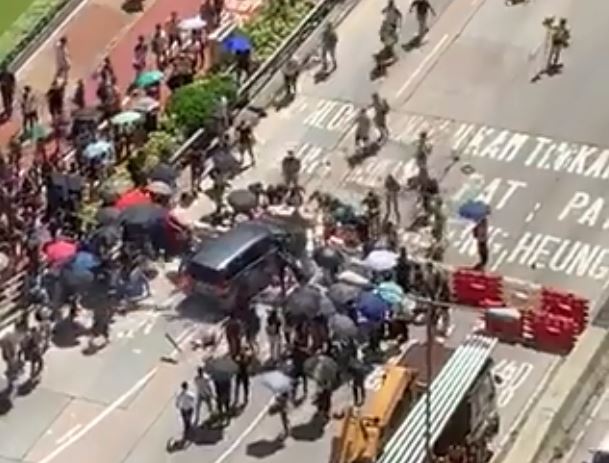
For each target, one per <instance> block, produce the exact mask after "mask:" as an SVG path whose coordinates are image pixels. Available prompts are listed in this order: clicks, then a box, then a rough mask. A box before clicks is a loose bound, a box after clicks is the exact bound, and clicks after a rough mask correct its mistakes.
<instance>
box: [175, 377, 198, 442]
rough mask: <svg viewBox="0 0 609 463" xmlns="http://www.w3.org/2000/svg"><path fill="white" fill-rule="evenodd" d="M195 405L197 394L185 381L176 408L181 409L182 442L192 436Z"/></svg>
mask: <svg viewBox="0 0 609 463" xmlns="http://www.w3.org/2000/svg"><path fill="white" fill-rule="evenodd" d="M195 405H196V400H195V396H194V394H193V393H192V392H191V391H190V389H189V388H188V383H187V382H186V381H184V382H183V383H182V385H181V387H180V392H179V393H178V396H177V397H176V408H177V409H178V410H179V412H180V417H181V418H182V443H185V442H186V441H188V439H189V438H190V433H191V430H192V417H193V415H194V411H195Z"/></svg>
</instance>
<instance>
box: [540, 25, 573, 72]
mask: <svg viewBox="0 0 609 463" xmlns="http://www.w3.org/2000/svg"><path fill="white" fill-rule="evenodd" d="M549 27H550V51H549V52H548V62H547V66H546V72H552V71H553V70H555V69H556V68H557V67H558V66H559V65H560V53H561V52H562V50H563V49H564V48H567V47H568V46H569V40H570V39H571V32H570V31H569V29H568V28H567V20H566V18H560V21H559V22H558V24H557V25H554V24H552V25H550V26H549Z"/></svg>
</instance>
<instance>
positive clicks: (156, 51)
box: [150, 24, 169, 71]
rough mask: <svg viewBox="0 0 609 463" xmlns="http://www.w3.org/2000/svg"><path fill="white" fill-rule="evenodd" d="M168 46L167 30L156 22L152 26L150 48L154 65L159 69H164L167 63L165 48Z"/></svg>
mask: <svg viewBox="0 0 609 463" xmlns="http://www.w3.org/2000/svg"><path fill="white" fill-rule="evenodd" d="M168 47H169V39H168V38H167V32H165V30H164V29H163V25H162V24H157V25H156V26H155V27H154V34H153V35H152V39H151V40H150V48H151V51H152V54H153V55H154V56H155V58H156V67H157V69H159V70H161V71H162V70H163V69H165V66H166V64H167V49H168Z"/></svg>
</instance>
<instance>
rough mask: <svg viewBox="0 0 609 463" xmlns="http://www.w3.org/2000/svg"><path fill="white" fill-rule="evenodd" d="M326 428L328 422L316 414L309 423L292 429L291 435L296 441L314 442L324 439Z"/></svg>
mask: <svg viewBox="0 0 609 463" xmlns="http://www.w3.org/2000/svg"><path fill="white" fill-rule="evenodd" d="M325 428H326V421H325V420H324V419H323V418H322V417H320V416H319V415H317V414H315V415H313V417H312V418H311V419H310V420H309V422H308V423H303V424H298V425H296V426H294V427H292V430H291V432H290V435H291V436H292V437H293V438H294V440H300V441H308V442H313V441H316V440H318V439H321V438H322V437H323V435H324V430H325Z"/></svg>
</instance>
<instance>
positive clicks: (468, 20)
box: [0, 0, 609, 463]
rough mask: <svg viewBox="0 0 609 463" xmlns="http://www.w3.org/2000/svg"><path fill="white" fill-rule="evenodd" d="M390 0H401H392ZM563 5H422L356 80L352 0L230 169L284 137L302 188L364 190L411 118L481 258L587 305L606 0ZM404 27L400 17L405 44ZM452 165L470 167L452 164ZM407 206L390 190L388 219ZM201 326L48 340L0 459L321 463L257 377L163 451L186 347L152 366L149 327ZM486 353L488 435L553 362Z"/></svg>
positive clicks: (176, 320) (318, 442)
mask: <svg viewBox="0 0 609 463" xmlns="http://www.w3.org/2000/svg"><path fill="white" fill-rule="evenodd" d="M398 4H399V6H400V7H401V8H402V9H403V10H404V11H405V10H406V2H405V1H401V2H398ZM574 5H575V2H572V1H568V0H561V1H556V0H553V1H550V0H536V1H535V2H530V3H528V4H526V5H523V6H518V7H512V8H510V7H506V6H505V5H504V4H503V2H496V1H484V0H473V1H472V0H453V1H452V2H451V3H449V2H448V1H444V2H440V1H436V2H434V6H435V7H436V10H437V12H438V14H439V16H438V19H437V21H436V22H435V23H434V25H433V26H432V28H431V31H430V33H429V35H428V37H427V39H426V41H425V42H424V43H423V45H422V46H421V47H420V48H417V49H414V50H411V51H409V52H406V51H402V52H400V60H399V61H398V62H397V63H396V64H395V65H393V66H392V67H391V68H390V69H389V71H388V75H387V76H386V77H385V78H382V79H378V80H375V81H374V82H371V81H370V79H369V71H370V69H371V67H372V58H371V55H372V53H373V52H374V51H376V49H377V48H378V38H377V31H378V26H379V24H380V12H379V9H380V6H379V5H378V3H377V2H372V1H370V0H362V1H361V4H360V5H358V6H357V7H356V8H355V10H354V11H353V12H352V13H351V15H350V16H349V17H348V18H347V19H346V20H345V22H344V23H343V24H341V26H340V27H339V31H338V32H339V51H338V60H339V67H338V70H337V71H336V72H335V73H334V74H333V75H332V76H331V77H330V78H329V79H328V80H327V81H325V82H322V83H319V84H314V82H313V77H312V75H313V73H314V71H311V72H309V73H307V75H305V76H303V78H302V81H301V83H300V88H299V93H300V94H299V96H298V98H297V99H296V101H295V102H293V103H292V104H291V105H290V106H289V107H288V108H287V109H283V110H281V111H279V112H276V113H274V112H273V113H271V114H270V116H269V117H267V118H266V119H264V120H263V121H262V122H261V124H260V125H259V127H258V128H257V130H256V134H257V138H258V142H259V143H258V146H257V150H258V156H259V162H258V167H257V168H256V169H255V170H250V171H248V172H247V173H246V174H245V175H244V176H243V178H242V179H241V181H242V182H244V183H245V182H247V181H250V180H252V179H259V180H272V179H276V178H277V177H278V176H279V167H278V163H277V162H276V161H277V159H280V158H281V157H282V156H283V155H284V153H285V151H286V149H288V148H295V149H296V150H297V151H298V153H299V155H300V156H301V157H302V158H303V163H304V166H305V174H306V175H305V176H306V180H307V186H308V188H311V189H313V188H322V189H328V190H331V191H333V192H334V193H336V194H339V195H341V196H343V197H345V198H351V199H357V198H360V197H361V195H362V193H364V192H365V191H366V190H367V189H369V188H379V187H381V186H382V182H383V179H384V177H385V175H387V174H388V173H394V174H395V175H396V176H397V177H398V180H401V181H405V180H406V179H407V178H408V177H409V176H411V175H412V174H413V173H414V170H413V165H412V154H413V152H414V140H415V138H416V136H417V133H418V132H419V131H420V130H422V129H426V130H428V131H430V132H431V137H432V141H433V144H434V151H433V154H432V159H430V166H431V170H432V172H434V173H435V174H436V175H438V176H439V177H441V178H442V183H441V188H442V191H443V194H444V197H445V198H447V201H446V202H447V207H448V208H449V209H450V210H452V211H454V209H455V206H456V205H457V204H458V203H459V201H460V199H459V195H461V198H462V197H463V195H464V194H467V195H471V194H474V193H476V194H482V195H483V196H484V198H486V199H487V200H488V201H490V203H491V204H492V206H493V215H492V225H493V240H492V241H493V252H492V262H491V268H492V269H493V270H496V271H499V272H501V273H504V274H506V275H511V276H514V277H518V278H523V279H527V280H531V281H536V282H539V283H544V284H548V285H555V286H557V287H560V288H565V289H569V290H573V291H575V292H577V293H579V294H583V295H585V296H587V297H589V298H590V299H591V301H592V302H595V301H597V300H598V299H599V298H600V297H601V295H602V294H603V292H604V286H603V285H604V283H605V281H606V280H607V274H608V272H609V267H608V265H609V263H608V262H607V247H606V246H607V244H606V238H605V236H604V228H605V223H604V222H605V221H606V220H607V214H606V213H605V211H604V210H603V208H604V200H603V187H604V185H603V181H604V180H605V179H606V178H608V177H609V171H608V170H607V166H609V164H608V163H607V153H608V152H607V151H604V147H606V146H609V139H608V138H609V134H608V133H607V131H606V130H605V129H604V125H603V124H604V121H605V120H606V117H604V116H605V115H604V114H603V112H605V111H607V109H606V107H605V105H603V104H595V103H596V94H597V93H598V94H600V91H602V89H603V88H604V86H603V84H604V82H606V80H607V77H608V76H607V73H608V72H609V67H607V66H606V65H605V63H604V62H603V61H602V59H600V58H601V57H602V56H603V52H604V49H603V47H602V44H603V41H602V40H601V39H600V37H602V34H603V32H604V31H605V30H606V29H607V24H606V22H607V21H609V20H608V19H607V17H608V16H607V15H606V14H604V15H603V14H602V12H604V11H605V10H606V9H608V8H609V5H605V3H603V2H601V1H600V0H595V1H590V2H588V3H587V4H579V3H578V8H577V9H575V8H574ZM550 15H557V16H567V17H568V18H569V21H570V23H571V27H572V30H573V37H574V38H573V44H572V46H571V47H570V48H569V49H568V50H567V51H566V53H565V68H564V70H563V72H562V74H560V75H557V76H553V77H547V76H544V77H543V78H542V79H541V80H540V81H539V82H537V83H536V84H532V83H530V79H531V77H532V76H533V75H534V74H535V73H536V71H537V69H538V68H539V67H540V63H542V61H543V57H542V54H543V51H542V49H543V40H544V31H543V29H542V27H541V25H540V24H541V21H542V20H543V18H544V17H546V16H550ZM414 29H415V27H414V22H413V20H412V18H411V17H409V18H408V20H407V21H406V22H405V25H404V28H403V30H404V32H403V41H404V42H407V41H409V39H410V38H411V34H412V31H414ZM516 31H517V32H516ZM373 91H378V92H379V93H381V95H383V96H384V97H385V98H387V99H388V101H389V104H390V106H391V112H390V115H389V127H390V131H391V135H392V136H391V140H390V141H389V142H388V143H387V144H386V145H384V146H383V148H382V150H381V151H380V153H379V154H378V155H377V156H375V157H374V158H371V159H369V160H367V161H366V162H365V163H364V164H363V165H361V166H359V167H358V168H356V169H354V170H352V171H351V170H349V169H348V167H347V163H346V162H345V158H346V156H348V155H349V154H351V153H352V152H353V133H352V128H353V116H354V114H355V111H356V108H357V107H360V106H362V105H366V104H368V103H369V101H370V94H371V93H372V92H373ZM455 157H458V161H455ZM466 165H470V166H471V167H473V168H474V170H475V174H476V175H466V174H465V173H464V170H466V169H463V167H464V166H466ZM465 190H467V191H465ZM464 191H465V192H464ZM472 192H473V193H472ZM412 204H413V198H411V197H408V195H407V194H406V195H405V196H404V198H403V201H402V209H403V211H402V212H403V216H404V218H405V219H404V221H406V219H407V218H408V216H409V214H411V213H412V209H413V207H412ZM202 207H203V206H202ZM452 218H453V219H454V220H452V221H451V226H450V241H451V249H450V250H449V252H448V256H447V260H448V261H449V262H450V263H454V264H469V263H473V261H474V260H475V255H474V253H473V252H472V251H473V250H472V248H471V243H470V242H469V241H468V240H467V236H469V231H468V228H467V226H468V225H467V224H464V223H462V222H460V221H459V220H457V218H456V215H455V214H453V216H452ZM608 225H609V224H608ZM155 288H157V295H156V297H157V298H158V299H159V301H161V300H163V299H164V298H166V297H169V296H170V294H169V293H170V289H169V288H170V287H169V285H168V284H165V283H159V284H158V285H155ZM158 288H160V289H158ZM190 313H192V312H190ZM152 320H154V321H152ZM476 320H477V317H476V315H475V314H471V313H456V314H454V316H453V324H454V329H453V331H452V335H451V336H450V338H449V340H448V343H449V344H450V345H456V344H458V343H459V342H460V341H461V340H462V339H463V338H464V337H465V336H466V335H467V333H469V332H470V331H471V329H472V327H473V325H474V324H475V323H476ZM200 323H201V322H200V321H199V320H197V319H196V318H194V319H193V318H189V317H187V316H184V314H183V313H182V316H181V317H180V316H178V317H176V316H175V314H173V313H172V311H171V310H169V311H167V312H166V313H163V314H161V315H154V316H153V315H150V314H147V313H141V314H132V315H129V316H127V317H126V318H125V319H123V320H121V321H119V322H117V326H116V327H115V328H114V331H115V339H114V340H113V343H112V344H111V345H110V346H109V347H108V348H107V349H106V350H104V351H101V352H99V353H97V354H96V355H94V356H90V357H87V358H85V357H84V356H83V354H82V353H81V349H79V348H73V349H54V350H53V352H52V353H51V354H50V355H49V358H48V363H49V366H48V371H47V372H46V374H45V377H44V380H43V383H42V385H41V386H40V387H39V388H38V389H37V390H35V391H34V392H33V393H31V394H30V395H29V396H27V397H25V398H22V399H19V400H18V402H17V406H16V410H15V411H14V412H13V413H10V414H8V415H6V416H4V417H0V462H2V463H4V461H2V459H1V458H4V459H5V460H7V461H9V462H10V463H13V462H21V461H27V462H32V463H50V462H51V461H53V462H62V463H63V462H66V463H71V462H73V461H76V460H77V459H82V458H87V459H88V460H93V461H94V462H95V461H100V462H102V461H103V462H104V463H118V462H129V463H136V462H138V463H139V462H142V463H143V462H146V463H156V462H159V463H161V462H167V461H172V462H180V463H191V462H193V463H194V462H195V461H201V460H204V461H209V462H213V463H225V462H235V463H236V462H239V463H241V462H244V461H248V460H260V459H262V458H264V459H265V460H268V461H278V462H279V461H281V462H285V461H290V460H293V461H313V458H314V459H315V461H324V459H325V458H326V457H327V452H328V449H329V442H330V436H331V434H332V431H331V430H327V431H326V433H325V434H324V435H322V436H320V435H319V433H317V434H316V433H315V432H314V430H311V429H308V428H306V427H305V430H304V431H303V430H302V426H301V427H299V428H298V429H299V431H298V432H297V433H296V435H295V436H294V438H293V439H290V440H288V441H287V442H286V444H285V446H284V447H280V446H279V445H278V444H277V443H276V442H275V441H274V438H275V436H276V435H277V433H278V432H279V423H278V421H277V419H276V417H269V416H267V415H266V414H265V407H266V405H267V403H268V397H269V394H268V392H267V391H265V390H264V388H263V387H262V386H261V385H260V384H259V383H258V381H257V380H255V382H254V385H253V397H255V399H254V400H252V403H250V405H249V406H248V407H247V408H246V409H245V411H244V412H243V414H242V415H241V416H240V417H238V418H236V419H235V420H234V421H233V423H232V424H231V426H230V427H228V428H227V429H226V430H225V431H224V432H223V433H222V435H220V434H219V433H215V432H208V433H204V434H203V435H201V436H198V438H197V443H195V444H194V445H191V446H190V447H189V448H187V449H185V450H183V451H180V452H174V453H167V451H166V442H167V439H168V438H169V437H171V436H174V435H176V433H177V432H178V430H179V422H178V417H177V416H176V412H175V409H174V407H173V403H172V397H173V395H174V394H175V391H176V390H177V386H178V384H179V382H180V381H181V380H183V379H184V378H189V377H191V376H192V374H193V369H194V365H195V363H196V361H197V359H198V354H197V353H190V352H188V351H187V352H186V353H185V354H182V355H181V356H179V360H180V361H179V362H178V364H177V365H168V364H165V363H160V362H159V357H160V356H162V355H166V354H168V353H169V352H170V351H171V350H172V346H171V345H169V344H168V343H167V342H166V340H165V339H164V336H163V335H164V333H165V332H166V331H168V330H169V331H170V332H171V333H172V335H173V336H175V337H177V338H179V339H182V337H184V336H188V334H189V333H190V332H191V331H192V330H196V329H199V327H200ZM121 324H125V326H128V327H136V328H135V332H133V334H130V335H128V336H127V335H125V334H124V331H125V329H126V330H127V331H129V328H121V327H120V326H119V325H121ZM137 327H139V328H137ZM131 329H133V328H131ZM121 332H123V335H122V336H121V337H120V338H119V336H118V334H119V333H121ZM183 333H185V334H183ZM184 339H186V338H184ZM495 357H496V361H497V372H498V373H499V374H502V375H503V376H504V383H503V386H502V390H501V391H500V397H499V405H500V407H501V419H502V424H501V435H500V437H499V439H498V441H497V445H502V444H504V443H505V442H506V441H507V438H508V437H509V435H510V432H511V430H512V429H511V428H512V426H513V425H514V423H516V422H517V418H518V416H519V414H520V413H521V412H522V410H524V409H525V408H526V406H527V404H528V403H529V402H531V401H534V400H535V393H536V392H537V391H538V390H539V389H540V388H542V387H543V385H544V381H545V377H546V375H547V372H548V371H549V369H550V366H551V365H552V364H553V363H555V362H556V361H557V358H556V357H554V356H552V355H549V354H543V353H538V352H534V351H531V350H526V349H523V348H520V347H516V346H509V345H500V346H499V347H498V348H497V350H496V353H495ZM310 412H311V407H310V405H307V404H305V405H304V406H303V407H302V408H300V409H298V410H297V411H295V412H294V414H293V417H292V420H293V424H294V425H296V426H298V425H302V424H303V423H306V421H307V420H308V418H309V415H310Z"/></svg>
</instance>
